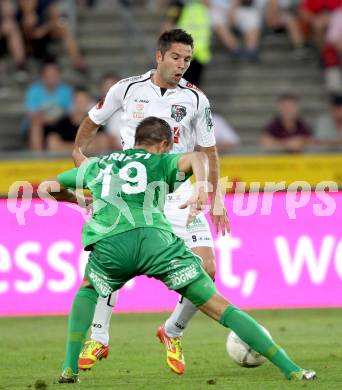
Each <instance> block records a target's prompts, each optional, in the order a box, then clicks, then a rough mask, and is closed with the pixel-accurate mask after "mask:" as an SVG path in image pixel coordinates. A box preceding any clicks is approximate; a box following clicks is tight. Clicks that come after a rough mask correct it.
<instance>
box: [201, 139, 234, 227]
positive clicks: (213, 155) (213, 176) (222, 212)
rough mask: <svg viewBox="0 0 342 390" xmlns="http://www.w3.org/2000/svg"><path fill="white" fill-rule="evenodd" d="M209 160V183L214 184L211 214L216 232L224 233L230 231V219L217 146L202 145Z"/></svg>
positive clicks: (202, 149)
mask: <svg viewBox="0 0 342 390" xmlns="http://www.w3.org/2000/svg"><path fill="white" fill-rule="evenodd" d="M201 151H202V152H204V153H205V154H206V155H207V157H208V161H209V183H210V185H211V186H212V192H211V199H212V200H211V208H210V216H211V220H212V222H213V224H214V226H215V231H216V233H218V232H219V230H220V229H221V231H222V234H223V235H225V232H227V233H229V231H230V226H229V219H228V214H227V211H226V209H225V206H224V202H223V196H222V193H221V189H220V186H219V177H220V165H219V158H218V154H217V148H216V146H210V147H201Z"/></svg>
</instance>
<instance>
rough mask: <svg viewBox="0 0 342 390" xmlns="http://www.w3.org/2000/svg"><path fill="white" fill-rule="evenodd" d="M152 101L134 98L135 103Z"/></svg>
mask: <svg viewBox="0 0 342 390" xmlns="http://www.w3.org/2000/svg"><path fill="white" fill-rule="evenodd" d="M149 102H150V101H149V100H148V99H134V103H145V104H148V103H149Z"/></svg>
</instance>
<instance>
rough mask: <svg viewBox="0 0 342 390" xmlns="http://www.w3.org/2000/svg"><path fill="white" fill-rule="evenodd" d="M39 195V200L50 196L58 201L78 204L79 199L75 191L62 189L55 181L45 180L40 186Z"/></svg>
mask: <svg viewBox="0 0 342 390" xmlns="http://www.w3.org/2000/svg"><path fill="white" fill-rule="evenodd" d="M39 195H40V197H41V198H45V197H46V198H47V197H48V196H47V195H50V196H52V197H53V198H55V199H56V200H58V201H61V202H62V201H64V202H70V203H78V201H79V198H78V195H76V192H75V191H72V190H70V189H68V188H65V187H63V186H62V185H61V184H60V183H59V182H58V181H57V180H56V179H52V180H47V181H44V182H42V183H41V184H40V186H39Z"/></svg>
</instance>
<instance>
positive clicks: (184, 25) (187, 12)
mask: <svg viewBox="0 0 342 390" xmlns="http://www.w3.org/2000/svg"><path fill="white" fill-rule="evenodd" d="M208 1H209V0H188V1H183V0H171V3H170V5H169V7H168V10H167V13H166V20H165V21H164V23H163V25H162V27H161V30H162V31H161V32H164V31H166V30H170V29H172V28H181V29H183V30H185V31H186V32H188V33H189V34H191V35H192V37H193V39H194V41H195V42H196V45H195V47H194V50H193V55H192V60H191V64H190V67H189V68H188V70H187V71H186V72H185V74H184V78H185V80H187V81H189V82H190V83H191V84H194V85H196V86H200V85H201V82H202V77H203V71H204V68H205V66H206V64H208V63H209V61H210V59H211V50H210V43H211V22H210V16H209V9H208Z"/></svg>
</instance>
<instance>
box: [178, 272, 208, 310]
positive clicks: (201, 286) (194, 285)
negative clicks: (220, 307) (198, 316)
mask: <svg viewBox="0 0 342 390" xmlns="http://www.w3.org/2000/svg"><path fill="white" fill-rule="evenodd" d="M177 292H178V293H179V294H181V295H182V296H183V297H185V298H187V299H188V300H189V301H190V302H192V303H193V304H194V305H195V306H201V305H203V304H204V303H206V302H207V301H209V300H210V298H211V297H213V296H214V295H215V294H216V287H215V284H214V282H213V281H212V279H211V278H210V277H209V275H207V274H206V273H204V272H203V274H202V275H201V276H200V277H199V278H197V279H196V280H194V281H193V282H191V283H190V284H188V285H186V286H184V287H182V288H180V289H178V290H177Z"/></svg>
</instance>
